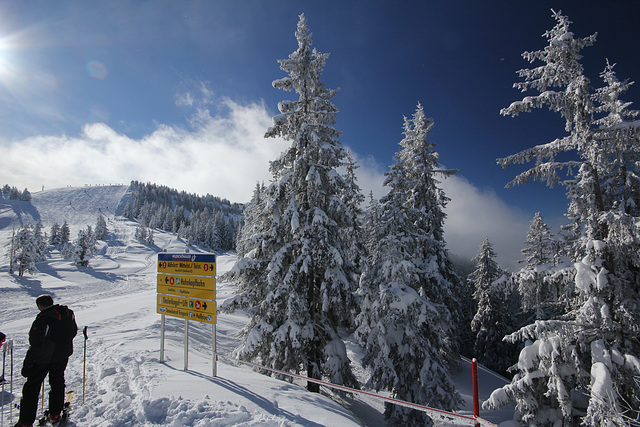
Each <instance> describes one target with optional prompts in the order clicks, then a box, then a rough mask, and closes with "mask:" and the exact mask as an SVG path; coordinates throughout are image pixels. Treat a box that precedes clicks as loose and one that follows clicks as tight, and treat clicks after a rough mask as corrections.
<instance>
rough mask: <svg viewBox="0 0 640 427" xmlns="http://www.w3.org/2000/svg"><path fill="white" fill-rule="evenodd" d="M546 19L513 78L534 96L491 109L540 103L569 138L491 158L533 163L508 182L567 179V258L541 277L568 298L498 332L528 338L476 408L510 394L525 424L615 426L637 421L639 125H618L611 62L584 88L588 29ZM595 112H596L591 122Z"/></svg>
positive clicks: (620, 106)
mask: <svg viewBox="0 0 640 427" xmlns="http://www.w3.org/2000/svg"><path fill="white" fill-rule="evenodd" d="M553 17H554V19H555V20H556V26H555V27H554V28H553V29H552V30H550V31H547V32H546V33H545V34H544V37H545V38H547V40H548V46H547V47H545V48H544V49H543V50H540V51H535V52H525V53H524V54H523V56H524V57H525V58H526V59H528V60H529V61H530V62H534V61H535V60H540V61H542V62H543V64H542V65H540V66H537V67H535V68H531V69H525V70H520V71H519V74H520V76H521V77H524V79H525V80H524V81H523V82H520V83H516V84H515V87H517V88H520V89H521V90H523V91H525V90H527V89H534V90H537V91H538V92H539V94H537V95H533V96H527V97H525V98H523V100H522V101H518V102H514V103H513V104H511V106H509V107H508V108H506V109H504V110H503V111H502V113H503V114H509V115H517V114H519V113H520V112H526V111H530V110H531V108H539V107H543V106H546V107H548V108H549V109H550V110H551V111H553V112H557V113H559V114H560V115H561V116H562V117H563V118H564V119H565V123H566V127H565V128H566V131H567V133H568V135H567V136H565V137H562V138H558V139H556V140H554V141H552V142H550V143H546V144H541V145H537V146H536V147H534V148H531V149H528V150H525V151H522V152H520V153H517V154H514V155H512V156H509V157H507V158H504V159H500V160H499V163H500V164H501V165H503V166H507V165H509V164H512V163H522V162H528V161H531V160H534V159H535V166H534V167H532V168H530V169H528V170H527V171H525V172H523V173H521V174H519V175H518V176H517V177H516V179H514V180H513V181H512V182H511V183H510V184H509V185H515V184H522V183H525V182H527V181H528V180H529V179H540V180H543V181H545V182H547V184H549V185H555V184H558V183H560V184H562V185H565V186H566V188H567V195H568V198H569V207H568V215H567V216H568V218H569V219H570V220H571V221H572V224H571V231H572V233H573V234H574V235H575V236H576V237H577V238H575V239H570V240H568V241H567V243H568V244H569V245H570V246H569V247H568V248H567V249H566V251H565V252H566V253H567V254H569V255H570V257H571V258H570V259H571V261H572V262H569V263H566V264H565V265H558V266H554V267H552V268H551V269H550V270H549V273H548V274H547V275H548V276H549V277H553V278H555V279H557V280H560V281H562V282H563V284H562V287H563V288H565V289H569V290H570V291H571V293H570V295H569V298H568V299H567V303H568V304H567V309H566V314H564V315H562V316H559V317H557V318H553V319H549V320H545V321H540V320H539V321H536V322H535V323H534V324H531V325H528V326H525V327H523V328H521V329H520V330H519V331H517V332H515V333H513V334H511V335H510V336H509V337H508V339H509V340H511V341H526V343H527V345H526V346H525V348H524V349H523V350H522V352H521V353H520V358H519V362H518V365H517V367H516V368H517V373H516V375H515V376H514V378H513V381H512V383H511V384H509V385H507V386H505V387H504V388H502V389H500V390H496V391H495V392H494V393H493V394H492V396H491V398H490V399H489V400H488V401H487V402H485V407H486V408H492V407H496V406H500V405H501V404H503V403H505V402H506V401H509V400H515V401H516V404H517V409H518V410H519V411H520V413H521V414H522V419H523V421H524V422H526V423H528V424H537V425H551V424H553V423H564V424H571V423H574V422H581V423H582V424H583V425H589V426H597V425H603V424H609V425H612V424H614V425H623V424H624V423H625V422H626V421H628V420H629V419H631V420H636V421H637V420H638V419H640V413H639V412H638V409H637V408H639V407H640V381H638V377H639V376H640V359H639V358H638V355H639V354H640V326H638V325H640V295H639V293H640V238H639V237H640V233H639V230H638V224H639V220H640V218H639V217H638V210H637V206H638V192H639V190H640V188H639V187H638V182H639V181H638V168H639V167H640V162H639V161H638V160H639V158H638V155H639V154H640V141H639V138H638V136H639V135H640V132H639V130H640V123H639V122H632V121H626V120H625V119H626V118H630V117H635V115H636V113H633V112H630V111H628V110H627V107H628V105H629V104H628V103H624V102H621V101H619V96H620V95H621V94H622V93H623V92H624V90H625V88H626V87H628V84H630V83H628V82H627V83H624V84H620V82H619V81H618V80H617V78H616V77H615V74H614V73H613V67H612V66H610V65H609V64H607V68H606V69H605V71H604V72H603V73H602V74H601V75H602V77H603V79H604V80H605V84H606V86H605V87H604V88H601V89H598V90H596V92H595V94H594V93H593V91H592V90H591V87H590V82H589V80H588V79H587V78H586V77H585V76H584V74H583V67H582V64H581V63H580V59H581V54H580V51H581V50H582V49H583V48H584V47H586V46H590V45H591V44H593V42H594V41H595V35H592V36H590V37H586V38H582V39H579V38H575V37H574V35H573V33H572V32H571V31H570V30H569V25H570V21H569V20H568V18H567V17H566V16H564V15H562V14H561V13H556V12H553ZM625 85H627V86H626V87H625ZM597 114H602V115H603V116H601V117H600V118H597V119H594V118H593V117H594V116H595V115H597ZM560 153H568V154H567V155H565V156H563V158H564V157H568V158H569V160H566V161H558V160H557V156H558V155H559V154H560ZM561 170H564V171H565V172H566V175H565V177H563V176H561V175H560V171H561ZM634 378H635V379H634ZM579 394H583V395H585V396H586V400H587V403H586V405H585V406H584V407H582V406H580V405H579V400H576V399H573V397H574V396H576V395H579Z"/></svg>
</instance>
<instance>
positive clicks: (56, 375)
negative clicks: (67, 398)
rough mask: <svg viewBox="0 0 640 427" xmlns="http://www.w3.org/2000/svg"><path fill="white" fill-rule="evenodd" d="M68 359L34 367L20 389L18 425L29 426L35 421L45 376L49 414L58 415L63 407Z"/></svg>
mask: <svg viewBox="0 0 640 427" xmlns="http://www.w3.org/2000/svg"><path fill="white" fill-rule="evenodd" d="M68 361H69V358H68V357H66V358H64V359H62V360H58V361H55V362H51V363H49V364H48V365H36V366H35V367H34V368H33V373H32V374H31V375H29V376H28V377H27V382H26V383H24V387H22V399H21V400H20V420H19V423H20V424H25V425H30V424H33V422H34V421H35V419H36V412H37V410H38V395H39V394H40V388H41V387H42V382H43V381H44V379H45V377H46V376H47V374H49V385H50V386H51V391H49V413H51V414H58V413H60V412H62V408H63V407H64V370H65V369H66V368H67V362H68Z"/></svg>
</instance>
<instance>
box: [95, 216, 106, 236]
mask: <svg viewBox="0 0 640 427" xmlns="http://www.w3.org/2000/svg"><path fill="white" fill-rule="evenodd" d="M108 232H109V228H108V227H107V221H105V219H104V216H103V215H102V214H100V215H98V219H97V220H96V231H95V234H96V239H97V240H103V239H104V238H105V237H106V236H107V233H108Z"/></svg>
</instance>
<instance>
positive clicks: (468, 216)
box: [354, 154, 531, 270]
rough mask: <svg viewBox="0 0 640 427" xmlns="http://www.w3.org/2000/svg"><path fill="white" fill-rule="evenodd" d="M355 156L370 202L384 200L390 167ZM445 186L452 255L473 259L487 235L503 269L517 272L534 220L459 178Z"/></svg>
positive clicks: (453, 178)
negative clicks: (372, 197)
mask: <svg viewBox="0 0 640 427" xmlns="http://www.w3.org/2000/svg"><path fill="white" fill-rule="evenodd" d="M354 157H355V158H356V161H357V163H358V164H359V165H360V168H359V169H358V171H357V173H358V184H359V185H360V187H361V188H362V192H363V193H364V194H365V196H367V203H368V197H369V192H370V191H372V192H373V194H374V197H376V198H377V199H380V197H381V196H383V195H384V194H386V192H387V191H388V188H386V187H384V186H383V185H382V183H383V182H384V172H386V171H387V170H388V167H386V166H384V165H381V164H379V163H376V161H375V160H374V159H372V158H370V157H368V158H364V159H363V158H358V156H357V154H354ZM441 187H442V189H443V190H444V191H445V194H446V195H447V196H448V197H449V198H450V199H451V201H450V202H449V203H448V205H447V208H446V210H445V212H446V214H447V219H446V221H445V224H444V231H445V236H444V237H445V240H446V242H447V247H448V249H449V250H450V251H451V253H453V254H456V255H459V256H462V257H463V258H466V259H469V260H470V259H471V258H473V257H475V255H476V254H477V252H478V248H479V247H480V243H482V240H483V239H484V238H485V236H486V237H488V238H489V241H490V242H491V244H493V247H494V250H495V251H496V253H497V259H496V261H497V262H498V263H499V264H500V266H502V267H504V268H508V269H511V270H514V269H517V268H518V264H517V261H518V260H519V259H521V258H522V255H521V252H520V251H521V249H522V248H523V246H524V239H525V236H526V233H527V230H528V229H529V222H530V221H531V218H529V216H528V215H527V214H526V213H525V212H523V211H522V210H520V209H518V208H515V207H513V206H509V205H507V204H506V203H505V202H504V201H502V200H501V199H500V198H499V197H498V196H497V195H496V194H495V192H493V191H492V190H481V189H479V188H477V187H476V186H474V185H473V184H471V183H470V182H469V181H468V180H467V179H465V178H464V177H461V176H459V175H454V176H452V177H449V178H447V179H444V180H442V182H441Z"/></svg>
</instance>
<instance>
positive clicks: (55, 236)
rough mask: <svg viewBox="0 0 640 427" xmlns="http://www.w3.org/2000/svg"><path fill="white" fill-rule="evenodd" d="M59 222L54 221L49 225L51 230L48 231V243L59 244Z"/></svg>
mask: <svg viewBox="0 0 640 427" xmlns="http://www.w3.org/2000/svg"><path fill="white" fill-rule="evenodd" d="M60 233H61V231H60V224H58V223H57V222H54V223H53V225H52V226H51V232H50V233H49V244H50V245H51V246H58V245H59V244H60Z"/></svg>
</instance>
